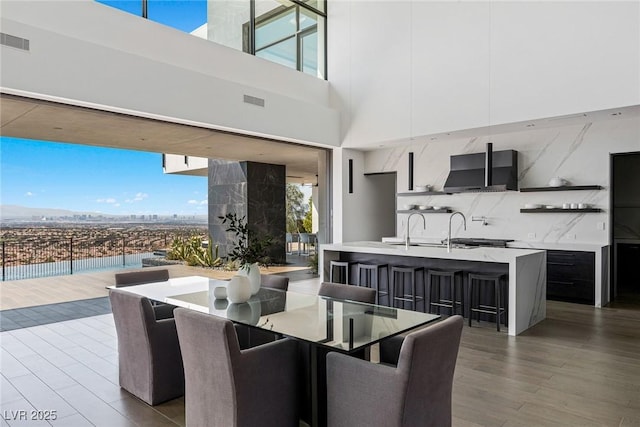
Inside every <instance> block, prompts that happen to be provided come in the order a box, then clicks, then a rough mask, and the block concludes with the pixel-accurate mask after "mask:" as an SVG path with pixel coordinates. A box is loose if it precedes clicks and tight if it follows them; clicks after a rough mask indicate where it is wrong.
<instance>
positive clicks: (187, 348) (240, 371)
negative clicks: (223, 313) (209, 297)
mask: <svg viewBox="0 0 640 427" xmlns="http://www.w3.org/2000/svg"><path fill="white" fill-rule="evenodd" d="M175 318H176V326H177V328H178V338H179V340H180V347H181V348H182V355H183V359H184V371H185V415H186V424H187V427H200V426H225V427H232V426H236V427H244V426H247V427H249V426H262V427H271V426H273V427H287V426H296V427H297V426H298V423H299V420H298V404H297V400H298V393H297V378H296V374H297V343H296V342H295V341H293V340H291V339H282V340H278V341H275V342H272V343H269V344H265V345H261V346H258V347H253V348H251V349H248V350H240V347H239V345H238V339H237V337H236V332H235V329H234V327H233V324H232V323H231V321H229V320H226V319H222V318H219V317H216V316H212V315H208V314H204V313H200V312H196V311H192V310H188V309H184V308H178V309H176V311H175Z"/></svg>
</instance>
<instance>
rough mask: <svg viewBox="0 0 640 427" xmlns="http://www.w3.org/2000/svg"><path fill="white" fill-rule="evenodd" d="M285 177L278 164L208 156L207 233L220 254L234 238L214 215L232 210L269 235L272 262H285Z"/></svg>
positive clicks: (251, 225) (282, 167) (229, 245)
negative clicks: (210, 157) (271, 240)
mask: <svg viewBox="0 0 640 427" xmlns="http://www.w3.org/2000/svg"><path fill="white" fill-rule="evenodd" d="M285 180H286V171H285V166H282V165H271V164H266V163H257V162H232V161H227V160H218V159H209V233H210V234H211V237H212V239H213V242H214V244H217V245H219V248H220V256H225V255H226V254H227V253H228V251H229V250H230V248H231V246H232V245H233V243H234V237H233V235H230V234H229V233H227V232H226V231H225V229H226V226H225V225H223V224H222V221H221V220H220V219H219V218H218V217H219V216H224V215H226V214H227V213H230V212H235V213H236V214H237V215H238V216H240V217H242V216H246V219H247V224H248V225H249V227H250V228H251V229H252V230H254V231H256V232H257V233H259V234H268V235H270V236H272V237H273V245H272V247H271V250H270V251H269V256H270V257H271V259H272V261H273V262H278V263H283V262H285V261H286V253H285V232H286V218H285V215H286V213H285V186H286V181H285Z"/></svg>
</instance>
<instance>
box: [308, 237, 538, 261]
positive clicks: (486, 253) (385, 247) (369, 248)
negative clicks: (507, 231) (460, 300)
mask: <svg viewBox="0 0 640 427" xmlns="http://www.w3.org/2000/svg"><path fill="white" fill-rule="evenodd" d="M412 243H436V242H434V241H431V242H426V241H424V239H423V240H422V241H418V239H416V240H413V239H412ZM437 243H439V242H437ZM320 249H321V250H327V251H341V252H361V253H370V254H380V255H395V256H411V257H420V258H441V259H459V260H465V261H481V262H500V263H509V262H513V261H514V260H515V259H516V258H518V257H521V256H526V255H530V254H536V253H539V252H540V250H535V249H516V248H486V247H474V248H468V249H462V248H453V249H452V250H451V252H447V248H446V247H428V246H411V247H410V248H409V250H406V249H405V246H404V244H400V245H394V244H391V243H388V242H370V241H364V242H346V243H331V244H323V245H320Z"/></svg>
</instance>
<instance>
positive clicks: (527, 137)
mask: <svg viewBox="0 0 640 427" xmlns="http://www.w3.org/2000/svg"><path fill="white" fill-rule="evenodd" d="M489 140H490V141H491V142H493V149H494V151H498V150H507V149H513V150H516V151H518V163H519V165H518V166H519V186H520V187H521V188H522V187H543V186H547V185H548V182H549V180H550V179H551V178H553V177H555V176H561V177H564V178H566V179H567V180H569V181H570V182H571V183H572V184H573V185H590V184H597V185H601V186H603V187H604V189H603V190H599V191H598V190H594V191H569V192H564V191H563V192H532V193H521V192H514V191H508V192H498V193H465V194H454V195H436V196H410V197H399V198H398V208H399V209H402V207H403V205H405V204H424V205H430V206H446V207H450V208H451V209H453V210H459V211H461V212H462V213H464V214H465V216H466V217H467V231H466V232H465V231H464V230H463V228H462V223H461V221H460V218H455V219H454V223H453V224H454V226H453V230H454V231H453V234H454V236H460V237H465V236H466V237H487V238H507V239H515V240H521V241H531V242H545V243H567V244H575V243H592V244H600V245H607V244H609V229H608V227H609V185H610V182H609V154H610V153H620V152H631V151H640V117H639V116H638V115H635V116H633V117H629V118H624V119H620V118H618V119H616V118H611V119H609V120H600V121H595V122H589V123H582V124H574V125H570V126H562V127H550V128H544V129H538V130H525V131H520V132H509V133H501V134H494V135H492V136H491V137H490V138H489V137H472V138H457V139H452V140H448V141H431V140H430V139H429V138H424V139H420V140H417V141H415V142H413V143H412V144H410V145H407V146H403V147H397V148H394V149H387V150H376V151H371V152H367V153H366V156H365V163H366V167H365V171H366V172H369V173H371V172H387V171H397V173H398V177H397V182H398V186H397V190H398V192H407V190H408V188H407V182H408V152H410V151H412V152H414V155H415V160H414V165H415V166H414V182H415V184H416V185H421V184H429V185H432V186H433V187H434V189H435V190H442V187H443V185H444V183H445V180H446V178H447V176H448V173H449V166H450V163H449V158H450V156H451V155H457V154H464V153H475V152H483V151H484V150H485V145H486V143H487V142H488V141H489ZM567 202H568V203H588V204H591V205H594V206H595V207H598V208H601V209H603V212H601V213H578V214H575V213H538V214H534V213H520V208H522V207H524V205H525V204H527V203H537V204H543V205H554V206H558V207H560V206H561V205H562V204H563V203H567ZM425 216H426V219H427V229H426V231H423V230H422V224H418V221H415V222H412V230H411V235H412V236H420V237H427V238H437V239H441V238H443V237H446V230H447V223H448V218H449V215H448V214H427V215H425ZM472 216H485V217H487V219H488V225H487V226H483V225H481V223H480V222H472V221H471V217H472ZM406 219H407V215H406V214H398V223H397V230H396V231H397V232H396V235H398V236H402V235H404V232H405V225H406V224H405V222H406ZM601 224H604V226H605V228H604V229H600V228H599V227H598V226H599V225H601ZM534 235H535V236H534Z"/></svg>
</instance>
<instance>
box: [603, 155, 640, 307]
mask: <svg viewBox="0 0 640 427" xmlns="http://www.w3.org/2000/svg"><path fill="white" fill-rule="evenodd" d="M639 188H640V152H632V153H620V154H612V155H611V227H610V230H611V233H612V236H611V242H612V244H613V251H612V256H613V260H612V261H613V262H612V265H613V268H612V276H613V277H612V280H611V283H612V287H613V289H611V296H612V298H611V300H612V301H613V302H614V303H616V304H624V305H627V304H631V305H640V273H639V272H638V269H637V265H638V263H640V191H639V190H638V189H639Z"/></svg>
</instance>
